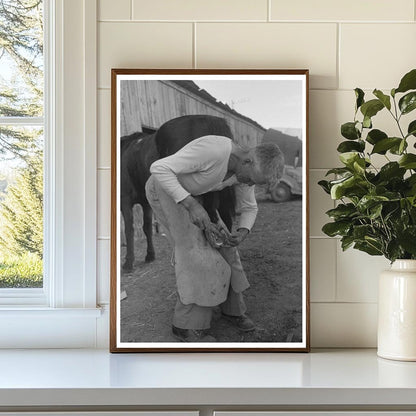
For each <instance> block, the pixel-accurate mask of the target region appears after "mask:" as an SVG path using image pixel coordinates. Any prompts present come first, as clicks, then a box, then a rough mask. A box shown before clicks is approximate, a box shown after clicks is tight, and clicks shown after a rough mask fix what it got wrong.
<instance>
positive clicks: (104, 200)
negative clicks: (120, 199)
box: [97, 169, 111, 238]
mask: <svg viewBox="0 0 416 416" xmlns="http://www.w3.org/2000/svg"><path fill="white" fill-rule="evenodd" d="M97 188H98V212H97V221H98V227H97V232H98V237H99V238H109V237H110V211H111V171H110V169H99V170H98V174H97Z"/></svg>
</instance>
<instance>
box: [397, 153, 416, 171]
mask: <svg viewBox="0 0 416 416" xmlns="http://www.w3.org/2000/svg"><path fill="white" fill-rule="evenodd" d="M399 165H400V166H401V167H402V168H405V169H416V155H414V154H413V153H407V154H405V155H403V156H402V157H401V158H400V159H399Z"/></svg>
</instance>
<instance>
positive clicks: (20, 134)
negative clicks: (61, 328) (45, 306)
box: [0, 0, 44, 288]
mask: <svg viewBox="0 0 416 416" xmlns="http://www.w3.org/2000/svg"><path fill="white" fill-rule="evenodd" d="M43 85H44V58H43V2H42V1H40V0H19V1H16V0H0V288H28V287H29V288H38V287H42V285H43V264H42V261H43V148H44V136H43V131H44V118H43V116H44V104H43V101H44V100H43V95H44V91H43V88H44V87H43Z"/></svg>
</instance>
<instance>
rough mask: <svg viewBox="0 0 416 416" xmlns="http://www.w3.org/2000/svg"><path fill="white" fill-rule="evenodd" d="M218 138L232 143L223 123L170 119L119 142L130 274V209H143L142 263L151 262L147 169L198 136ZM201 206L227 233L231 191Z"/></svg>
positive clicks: (218, 120) (210, 119)
mask: <svg viewBox="0 0 416 416" xmlns="http://www.w3.org/2000/svg"><path fill="white" fill-rule="evenodd" d="M207 135H218V136H225V137H229V138H231V139H232V134H231V130H230V127H229V126H228V124H227V122H226V121H225V119H223V118H220V117H214V116H208V115H193V116H183V117H178V118H174V119H172V120H170V121H168V122H166V123H165V124H163V125H162V126H161V127H160V128H159V130H158V131H157V132H156V133H154V134H151V135H147V134H145V133H133V134H131V135H130V136H124V137H122V139H121V212H122V214H123V218H124V228H125V234H126V243H127V254H126V259H125V262H124V265H123V268H124V269H125V270H132V268H133V262H134V231H133V206H134V205H135V204H140V205H141V206H142V208H143V232H144V234H145V236H146V239H147V254H146V259H145V260H146V261H152V260H154V258H155V250H154V247H153V240H152V211H151V208H150V205H149V203H148V201H147V199H146V195H145V184H146V181H147V180H148V179H149V176H150V165H151V164H152V163H153V162H154V161H155V160H157V159H161V158H163V157H166V156H169V155H172V154H174V153H176V152H177V151H178V150H179V149H181V148H182V147H183V146H185V145H186V144H187V143H189V142H191V141H192V140H195V139H197V138H199V137H202V136H207ZM203 205H204V208H205V209H206V211H207V212H208V215H209V216H210V218H211V221H213V222H215V223H216V222H217V221H218V216H217V210H218V212H219V213H220V216H221V218H222V219H223V221H224V223H225V224H226V225H227V227H228V228H229V229H231V226H232V220H233V216H234V207H235V198H234V191H233V189H232V188H225V189H223V190H222V191H220V192H209V193H207V194H204V195H203Z"/></svg>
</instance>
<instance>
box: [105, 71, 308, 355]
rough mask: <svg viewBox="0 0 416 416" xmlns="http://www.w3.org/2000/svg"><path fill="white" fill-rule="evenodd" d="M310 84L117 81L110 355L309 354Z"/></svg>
mask: <svg viewBox="0 0 416 416" xmlns="http://www.w3.org/2000/svg"><path fill="white" fill-rule="evenodd" d="M307 114H308V70H257V71H256V70H253V71H248V70H241V71H239V70H227V71H224V70H223V71H215V70H186V71H185V70H183V71H180V70H133V69H113V70H112V207H111V221H112V224H111V305H110V306H111V333H110V344H111V345H110V350H111V351H112V352H129V351H143V352H146V351H148V352H152V351H153V352H154V351H181V352H182V351H184V352H186V351H213V352H214V351H230V352H231V351H309V270H308V268H309V252H308V250H309V245H308V235H309V233H308V192H307V189H308V186H307V185H308V183H307V179H308V178H307V171H308V158H307V154H308V142H307V137H308V126H307V125H308V116H307Z"/></svg>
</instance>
